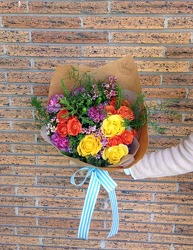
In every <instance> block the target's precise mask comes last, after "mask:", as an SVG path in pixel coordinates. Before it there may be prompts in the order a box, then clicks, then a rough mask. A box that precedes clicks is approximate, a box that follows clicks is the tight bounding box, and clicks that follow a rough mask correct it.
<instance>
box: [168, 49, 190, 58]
mask: <svg viewBox="0 0 193 250" xmlns="http://www.w3.org/2000/svg"><path fill="white" fill-rule="evenodd" d="M165 57H166V58H192V57H193V48H192V47H182V48H181V47H170V48H166V52H165Z"/></svg>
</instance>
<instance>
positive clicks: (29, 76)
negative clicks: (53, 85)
mask: <svg viewBox="0 0 193 250" xmlns="http://www.w3.org/2000/svg"><path fill="white" fill-rule="evenodd" d="M52 75H53V72H13V71H12V72H10V73H8V76H7V77H8V81H9V82H29V83H50V80H51V76H52ZM23 87H25V85H24V86H23ZM26 87H28V89H29V86H26ZM28 93H30V90H28Z"/></svg>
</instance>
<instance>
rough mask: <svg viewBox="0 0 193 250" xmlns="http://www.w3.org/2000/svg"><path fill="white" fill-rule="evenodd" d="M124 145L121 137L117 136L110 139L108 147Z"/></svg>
mask: <svg viewBox="0 0 193 250" xmlns="http://www.w3.org/2000/svg"><path fill="white" fill-rule="evenodd" d="M121 143H123V141H122V139H121V137H120V136H118V135H115V136H113V137H111V138H109V139H108V145H107V146H108V147H112V146H118V145H119V144H121Z"/></svg>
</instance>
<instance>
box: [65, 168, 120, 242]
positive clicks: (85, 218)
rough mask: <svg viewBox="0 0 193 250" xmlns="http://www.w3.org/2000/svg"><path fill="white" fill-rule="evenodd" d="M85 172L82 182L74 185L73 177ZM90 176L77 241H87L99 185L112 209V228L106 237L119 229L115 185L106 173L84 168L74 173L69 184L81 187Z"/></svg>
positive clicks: (96, 169)
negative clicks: (105, 192)
mask: <svg viewBox="0 0 193 250" xmlns="http://www.w3.org/2000/svg"><path fill="white" fill-rule="evenodd" d="M82 171H87V174H86V176H85V178H84V180H83V181H82V182H81V183H79V184H76V182H75V177H76V174H77V173H78V172H82ZM90 175H91V179H90V183H89V186H88V190H87V194H86V198H85V202H84V206H83V210H82V215H81V219H80V224H79V229H78V238H79V239H86V240H87V239H88V233H89V228H90V222H91V219H92V214H93V211H94V207H95V203H96V200H97V197H98V193H99V190H100V185H102V186H103V187H104V188H105V189H106V190H107V192H108V194H109V199H110V202H111V208H112V220H113V222H112V226H111V231H110V233H109V235H108V237H111V236H113V235H115V234H117V232H118V227H119V214H118V205H117V198H116V193H115V188H116V186H117V184H116V183H115V182H114V180H113V179H112V178H111V177H110V175H109V173H108V172H107V171H104V170H101V169H98V168H91V167H84V168H81V169H79V170H78V171H76V172H75V173H74V174H73V175H72V177H71V180H70V181H71V183H72V184H73V185H75V186H81V185H82V184H84V182H85V181H86V179H87V178H88V177H89V176H90Z"/></svg>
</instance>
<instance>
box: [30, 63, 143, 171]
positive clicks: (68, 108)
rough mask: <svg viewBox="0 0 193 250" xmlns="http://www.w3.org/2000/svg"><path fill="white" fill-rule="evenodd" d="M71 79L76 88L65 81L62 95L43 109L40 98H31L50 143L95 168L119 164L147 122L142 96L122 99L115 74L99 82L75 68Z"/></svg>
mask: <svg viewBox="0 0 193 250" xmlns="http://www.w3.org/2000/svg"><path fill="white" fill-rule="evenodd" d="M77 76H78V77H77ZM68 78H76V82H77V86H76V87H75V88H74V90H73V91H72V92H71V93H70V92H69V91H68V89H67V88H66V86H65V83H64V81H63V80H62V86H63V94H54V95H53V96H52V97H51V98H50V100H49V103H48V105H47V107H46V109H44V110H43V111H42V106H41V105H40V104H38V100H37V98H34V99H33V100H32V105H33V106H35V107H36V111H39V112H41V117H42V116H43V117H44V119H43V123H44V124H45V125H46V134H47V135H48V136H49V137H50V140H51V143H52V144H53V145H54V146H55V147H56V148H57V149H58V150H60V152H61V153H62V154H64V155H66V156H69V157H73V158H77V159H79V160H80V161H83V162H85V163H89V164H92V165H94V166H96V167H106V166H109V165H117V164H119V163H120V161H121V160H122V159H123V158H124V157H125V156H127V155H128V154H129V153H130V148H131V147H132V143H133V141H134V138H137V136H138V134H137V130H138V129H139V128H140V127H142V126H143V125H144V124H145V123H146V118H147V117H146V112H145V109H143V108H142V103H143V96H142V95H139V96H138V97H137V98H136V100H135V102H134V103H131V102H130V101H129V100H127V99H125V98H123V92H124V90H123V89H122V88H121V87H120V85H119V84H118V79H117V78H116V77H115V76H109V77H108V79H104V81H96V80H95V79H94V77H92V76H90V75H88V74H86V73H85V74H84V76H81V77H80V76H79V72H78V70H77V69H76V68H72V70H71V71H70V74H69V76H68ZM38 105H39V109H38V108H37V106H38ZM39 116H40V113H39ZM36 118H37V116H36ZM41 122H42V120H41Z"/></svg>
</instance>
